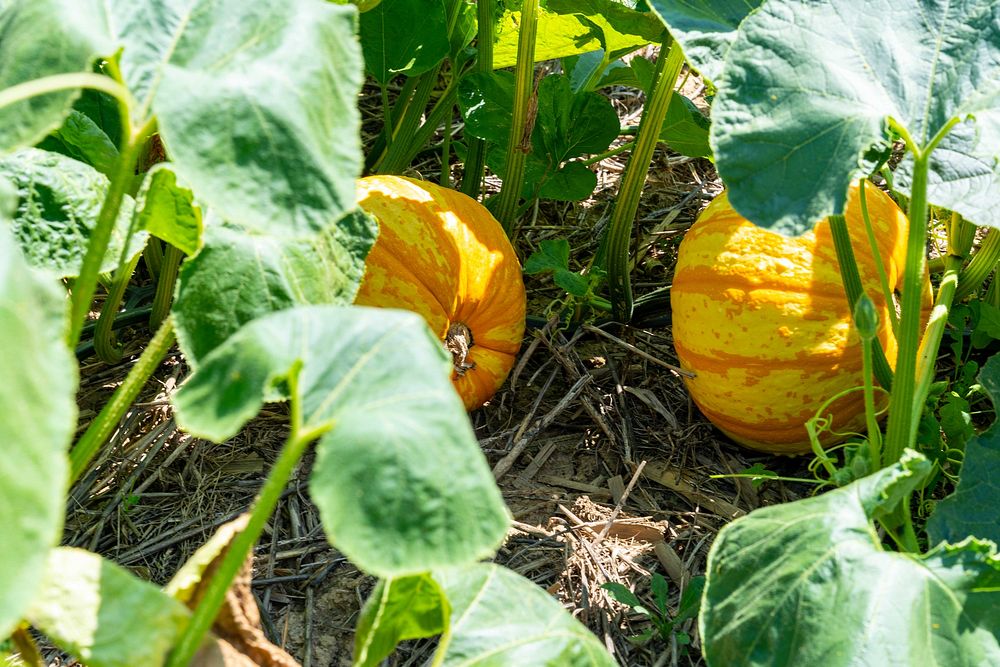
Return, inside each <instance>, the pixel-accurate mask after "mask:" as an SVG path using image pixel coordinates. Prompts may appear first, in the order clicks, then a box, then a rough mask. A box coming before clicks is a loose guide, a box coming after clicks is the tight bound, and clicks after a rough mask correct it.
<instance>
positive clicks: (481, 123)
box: [458, 72, 514, 144]
mask: <svg viewBox="0 0 1000 667" xmlns="http://www.w3.org/2000/svg"><path fill="white" fill-rule="evenodd" d="M513 106H514V74H513V73H512V72H470V73H469V74H466V75H465V76H463V77H462V78H461V80H459V82H458V108H459V110H460V111H461V112H462V118H464V119H465V131H466V132H468V133H469V134H471V135H472V136H474V137H477V138H479V139H485V140H486V141H489V142H492V143H494V144H506V143H507V138H508V136H509V135H510V124H511V122H512V116H513V113H512V112H513Z"/></svg>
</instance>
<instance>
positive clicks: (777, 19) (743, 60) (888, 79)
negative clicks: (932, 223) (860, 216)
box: [712, 0, 1000, 234]
mask: <svg viewBox="0 0 1000 667" xmlns="http://www.w3.org/2000/svg"><path fill="white" fill-rule="evenodd" d="M879 15H886V16H888V15H892V16H893V17H895V18H894V21H893V25H892V32H893V39H892V40H891V41H886V40H885V39H884V30H885V25H884V23H883V22H882V21H877V20H872V16H879ZM927 16H933V17H934V21H933V24H932V25H930V26H929V25H928V23H927V21H926V17H927ZM929 31H930V34H931V35H933V38H932V39H929V38H928V32H929ZM775 35H780V36H781V40H780V42H778V41H777V40H775V39H774V37H775ZM998 44H1000V6H998V5H997V4H996V3H994V2H991V1H990V0H980V1H979V2H967V3H963V4H962V5H960V6H958V5H950V6H948V7H947V8H941V7H939V6H938V5H937V4H936V3H934V2H930V1H926V2H920V3H917V5H916V6H914V5H913V3H902V4H900V3H898V2H896V0H882V1H881V2H878V3H876V4H869V5H867V6H866V7H865V9H864V11H858V5H857V4H856V3H855V2H852V1H851V0H838V1H837V2H828V3H821V4H817V3H812V2H808V1H807V0H779V1H778V2H768V3H765V4H764V5H762V6H761V7H760V9H759V10H758V11H756V12H754V13H753V14H751V15H750V16H749V17H747V19H746V20H745V21H744V22H743V23H742V25H741V27H740V29H739V32H738V34H737V37H736V39H735V41H734V42H733V44H732V46H731V48H730V51H729V53H728V56H727V61H726V67H725V70H724V72H723V74H722V75H721V76H720V77H719V79H718V80H717V82H716V83H717V84H718V88H719V95H718V96H717V97H716V99H715V103H714V105H713V111H712V117H713V123H712V144H713V148H714V152H715V156H716V160H717V164H718V167H719V173H720V175H721V176H722V178H723V179H724V180H725V181H726V184H727V185H728V187H729V196H730V199H731V201H732V203H733V206H734V207H735V208H736V209H737V210H739V211H740V212H741V213H743V214H744V215H745V216H746V217H748V218H749V219H751V220H753V221H754V222H756V223H758V224H761V225H763V226H766V227H770V228H773V229H775V230H776V231H780V232H782V233H787V234H798V233H801V232H803V231H805V230H807V229H811V228H812V226H813V225H814V224H815V221H816V220H820V219H822V218H824V217H826V216H827V215H829V214H831V213H837V214H839V213H843V210H844V200H845V197H846V192H847V186H848V183H850V181H851V180H853V179H854V178H856V177H858V176H860V175H864V174H865V173H866V172H867V170H868V168H870V166H869V167H865V166H864V165H862V164H861V163H860V160H861V157H862V156H863V155H864V154H865V153H866V152H867V151H868V149H869V148H870V147H871V146H872V144H874V143H877V142H880V141H882V140H883V139H884V138H885V136H886V132H885V127H886V121H887V119H889V118H892V122H893V124H894V128H895V129H896V130H897V131H899V132H901V133H902V132H906V133H907V136H908V137H910V139H911V140H912V142H913V146H915V147H920V148H923V147H926V146H929V145H930V142H931V141H932V140H933V139H934V138H935V136H936V135H938V133H940V132H942V131H943V130H946V128H947V127H949V125H950V124H951V123H954V122H955V121H957V120H959V119H964V118H965V117H966V116H968V115H970V114H972V115H975V116H976V117H977V125H976V127H977V130H978V131H979V133H980V134H981V135H982V136H984V137H994V136H996V133H995V131H994V125H993V123H992V122H989V121H986V122H985V123H983V124H982V125H981V124H980V121H979V120H978V118H979V116H978V115H977V114H978V112H979V111H981V110H984V109H986V108H988V107H989V104H990V100H992V99H994V98H995V96H996V95H997V94H998V93H1000V48H998V46H997V45H998ZM789 54H794V56H793V57H789ZM973 63H974V66H973ZM779 102H780V107H778V108H777V109H778V110H776V104H777V103H779ZM951 147H952V148H953V149H954V148H956V147H957V144H953V145H952V146H951ZM990 150H991V151H992V152H993V155H994V156H995V155H996V151H997V144H994V145H992V146H991V147H990ZM949 155H950V157H949ZM959 157H960V156H959V155H956V154H953V153H952V154H949V153H940V154H938V156H937V158H936V159H939V160H942V161H947V162H946V163H947V164H949V165H954V166H955V167H956V168H959V167H960V165H959V164H958V160H959ZM970 157H975V155H974V154H973V155H970ZM779 193H780V196H779ZM928 196H929V197H930V201H931V202H932V203H939V202H937V201H935V199H934V196H935V192H934V190H933V189H931V190H930V191H929V193H928ZM969 217H970V219H972V220H976V216H974V215H972V216H969Z"/></svg>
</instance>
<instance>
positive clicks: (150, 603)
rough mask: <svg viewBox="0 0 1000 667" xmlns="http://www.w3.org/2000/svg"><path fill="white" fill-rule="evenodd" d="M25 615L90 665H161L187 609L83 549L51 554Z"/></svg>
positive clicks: (122, 569) (61, 550)
mask: <svg viewBox="0 0 1000 667" xmlns="http://www.w3.org/2000/svg"><path fill="white" fill-rule="evenodd" d="M27 618H28V619H29V620H30V621H31V623H32V624H33V625H34V626H35V627H37V628H38V629H39V630H40V631H42V632H43V633H45V634H46V635H47V636H48V637H50V638H51V639H52V640H53V641H55V642H57V643H58V644H59V645H60V646H63V647H65V648H66V649H67V650H69V651H70V652H71V653H73V655H75V656H77V657H78V658H79V659H80V660H83V661H85V662H86V663H87V664H88V665H92V666H93V667H135V665H150V666H153V667H155V666H157V665H162V664H163V661H164V658H165V657H166V654H167V651H168V650H170V647H171V646H172V645H173V643H174V641H176V639H177V637H178V636H179V635H180V631H181V629H182V628H183V626H184V625H185V624H186V623H187V619H188V610H187V608H186V607H184V605H182V604H181V603H180V602H177V601H176V600H174V599H173V598H171V597H170V596H168V595H166V594H164V593H163V591H161V590H160V589H159V588H158V587H156V586H154V585H153V584H151V583H149V582H146V581H142V580H140V579H138V578H136V577H135V576H134V575H132V574H131V573H130V572H128V571H127V570H125V569H124V568H122V567H120V566H118V565H115V564H114V563H112V562H111V561H108V560H105V559H103V558H101V557H100V556H98V555H97V554H94V553H90V552H89V551H84V550H82V549H71V548H58V549H53V550H52V551H51V552H50V554H49V559H48V567H47V569H46V572H45V579H44V583H43V585H42V590H41V593H40V594H39V595H38V596H37V597H36V598H35V601H34V603H33V604H32V606H31V609H29V610H28V614H27Z"/></svg>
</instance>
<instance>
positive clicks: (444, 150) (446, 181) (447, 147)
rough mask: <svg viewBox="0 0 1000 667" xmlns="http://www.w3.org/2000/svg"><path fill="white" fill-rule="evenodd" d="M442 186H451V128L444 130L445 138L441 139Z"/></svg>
mask: <svg viewBox="0 0 1000 667" xmlns="http://www.w3.org/2000/svg"><path fill="white" fill-rule="evenodd" d="M440 183H441V187H445V188H450V187H451V128H450V127H446V128H445V130H444V139H443V140H442V141H441V179H440Z"/></svg>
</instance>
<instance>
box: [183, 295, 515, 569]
mask: <svg viewBox="0 0 1000 667" xmlns="http://www.w3.org/2000/svg"><path fill="white" fill-rule="evenodd" d="M299 365H301V372H300V374H299V377H298V388H299V394H298V395H297V396H296V397H292V400H295V401H298V403H299V405H300V406H301V411H302V418H303V420H304V424H305V426H306V427H307V428H311V427H318V426H320V425H332V428H331V430H330V431H329V432H327V433H326V435H324V436H323V437H322V438H321V439H320V441H319V443H318V444H317V447H316V462H315V464H314V466H313V472H312V480H311V482H310V488H311V491H310V492H311V496H312V499H313V501H314V502H315V503H316V506H317V507H318V508H319V512H320V518H321V520H322V522H323V527H324V529H325V530H326V534H327V536H328V537H329V539H330V542H331V543H332V544H333V545H334V546H335V547H337V548H338V549H339V550H341V551H342V552H343V553H344V554H345V555H346V556H347V557H348V558H350V559H351V560H352V561H353V562H354V563H356V564H357V565H358V567H360V568H362V569H363V570H365V571H366V572H370V573H372V574H376V575H379V576H383V577H388V576H399V575H405V574H416V573H419V572H424V571H427V570H429V569H431V568H433V567H439V566H444V565H452V564H456V563H463V562H468V561H470V560H475V559H478V558H483V557H486V556H488V555H490V554H492V553H493V552H494V550H495V549H496V547H497V545H498V544H499V543H500V540H501V539H503V536H504V533H505V531H506V525H507V513H506V508H505V507H504V504H503V501H502V499H501V498H500V493H499V491H498V490H497V488H496V485H495V483H494V481H493V476H492V474H491V473H490V470H489V468H488V467H487V465H486V461H485V459H484V458H483V456H482V453H481V452H480V450H479V446H478V444H477V442H476V438H475V436H474V435H473V433H472V429H471V427H470V426H469V421H468V417H467V416H466V414H465V410H464V408H463V406H462V402H461V400H460V399H459V397H458V395H457V394H456V393H455V390H454V388H453V387H452V384H451V381H450V374H451V361H450V359H449V358H448V355H447V354H446V353H445V351H444V348H443V346H442V345H441V342H440V341H439V340H438V339H437V338H435V337H434V335H433V334H432V333H431V331H430V330H429V329H428V328H427V325H426V324H425V323H424V321H423V319H421V318H420V316H419V315H415V314H413V313H408V312H403V311H393V310H380V309H370V308H359V307H335V306H308V307H306V306H303V307H298V308H294V309H290V310H285V311H282V312H278V313H273V314H271V315H266V316H264V317H259V318H257V319H255V320H253V321H252V322H250V323H249V324H247V325H246V326H244V327H243V328H242V329H240V330H239V331H238V332H236V333H235V334H233V335H232V336H230V337H229V338H228V339H227V340H226V341H225V342H224V343H223V344H222V345H220V346H219V347H217V348H216V349H215V350H213V351H212V352H211V353H210V354H209V355H208V356H207V357H205V358H204V359H203V360H202V361H201V363H200V364H199V366H198V367H197V369H196V371H195V373H194V375H193V376H192V377H191V378H190V379H189V380H188V381H187V383H186V384H185V385H184V386H183V387H182V388H181V389H180V390H179V391H178V392H177V393H176V394H175V397H174V405H175V407H176V409H177V418H178V422H179V423H180V424H181V425H182V426H183V428H185V430H187V431H189V432H191V433H194V434H196V435H198V436H199V437H205V438H208V439H210V440H212V441H215V442H221V441H222V440H225V439H226V438H228V437H231V436H232V435H234V434H235V433H237V432H238V431H239V429H240V428H241V427H242V425H243V424H244V423H245V422H246V421H247V420H249V419H251V418H252V417H253V416H254V415H256V414H257V412H258V411H259V409H260V407H261V405H262V404H263V402H264V401H267V400H278V399H281V398H283V397H284V398H289V397H288V395H287V392H288V386H287V383H286V381H285V380H286V378H287V377H288V374H289V373H290V372H291V371H292V369H293V368H294V367H296V366H299Z"/></svg>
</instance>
